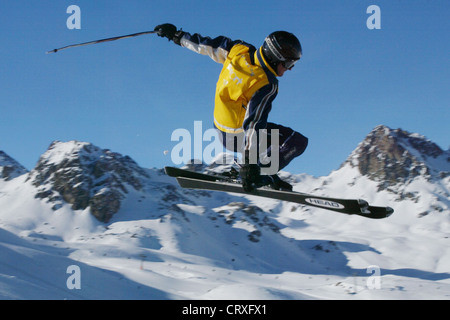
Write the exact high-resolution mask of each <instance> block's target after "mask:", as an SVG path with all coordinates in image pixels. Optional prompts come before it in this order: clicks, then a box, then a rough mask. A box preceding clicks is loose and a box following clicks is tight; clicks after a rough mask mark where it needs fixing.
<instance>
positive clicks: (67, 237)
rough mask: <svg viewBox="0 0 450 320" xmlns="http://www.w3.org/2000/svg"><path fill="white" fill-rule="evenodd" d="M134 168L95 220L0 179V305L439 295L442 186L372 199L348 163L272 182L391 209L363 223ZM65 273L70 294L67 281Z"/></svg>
mask: <svg viewBox="0 0 450 320" xmlns="http://www.w3.org/2000/svg"><path fill="white" fill-rule="evenodd" d="M78 147H80V145H76V144H75V143H74V142H71V143H69V144H68V145H66V146H64V148H67V149H65V150H66V151H64V152H61V150H59V151H57V150H54V152H55V153H54V154H52V155H51V156H50V154H49V153H47V155H46V157H47V156H48V158H47V159H48V161H49V162H50V163H55V162H56V161H62V160H63V158H64V156H69V157H70V156H71V155H73V150H74V148H78ZM70 150H72V151H70ZM216 169H217V168H216ZM145 172H146V174H147V175H146V177H145V178H143V177H141V178H142V179H143V180H141V181H143V187H142V189H140V190H136V189H133V188H131V187H130V188H127V189H128V194H127V195H126V198H125V199H124V200H123V201H122V204H121V208H120V211H119V212H118V213H116V214H115V215H114V216H113V218H112V219H111V220H110V221H109V222H108V223H101V222H99V221H97V220H96V219H95V218H94V217H93V216H92V215H91V213H90V211H89V208H87V209H85V210H72V209H71V207H70V205H68V204H62V205H61V206H60V207H58V209H57V210H54V208H53V209H52V207H53V205H54V204H53V203H51V202H48V201H46V200H45V199H38V198H35V194H36V190H37V188H36V187H35V186H33V185H32V183H31V181H30V180H27V176H28V174H24V175H21V176H19V177H16V178H14V179H12V180H10V181H4V180H1V179H0V299H233V300H234V299H252V300H273V299H282V300H292V299H445V300H447V299H449V298H450V269H449V266H450V245H449V242H450V209H449V206H450V199H449V194H450V190H449V189H450V177H446V178H442V179H439V180H436V179H435V180H430V179H426V178H424V177H422V176H418V177H416V178H415V179H414V180H413V181H412V182H411V183H409V184H408V185H398V186H393V187H391V188H390V190H387V189H386V190H382V191H378V186H377V182H375V181H372V180H370V179H368V178H367V177H364V176H361V175H360V174H359V173H358V171H357V168H355V167H352V166H351V165H350V164H347V165H344V166H343V167H342V168H340V169H339V170H336V171H333V172H332V173H330V175H329V176H326V177H319V178H316V177H311V176H308V175H306V174H300V175H292V174H290V173H288V172H282V173H281V176H282V177H283V178H285V179H289V181H291V182H292V183H293V184H294V190H296V191H301V192H308V193H314V194H316V195H328V196H334V197H346V198H362V199H365V200H367V201H369V203H370V204H372V205H380V206H382V205H389V206H391V207H393V208H394V209H395V213H394V214H393V215H392V216H391V217H389V218H386V219H382V220H371V219H366V218H363V217H359V216H348V215H344V214H339V213H335V212H331V211H327V210H324V209H320V208H313V207H307V206H302V205H298V204H293V203H288V202H281V201H276V200H271V199H265V198H259V197H255V196H240V195H236V194H228V193H221V192H206V191H198V190H183V189H181V188H180V187H178V185H177V184H176V181H175V179H173V178H170V177H167V176H166V175H164V174H162V173H161V171H160V170H157V169H148V170H145ZM73 266H76V267H78V268H79V276H80V277H79V284H80V288H79V289H77V288H70V285H68V284H69V281H70V279H71V275H72V273H71V271H70V270H72V269H71V267H73Z"/></svg>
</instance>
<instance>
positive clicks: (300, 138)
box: [216, 122, 308, 171]
mask: <svg viewBox="0 0 450 320" xmlns="http://www.w3.org/2000/svg"><path fill="white" fill-rule="evenodd" d="M216 129H217V128H216ZM217 131H218V133H219V138H220V141H221V142H222V144H223V146H224V147H225V148H226V149H227V150H229V151H232V152H238V153H241V154H242V153H243V150H244V143H245V142H244V141H245V140H244V139H245V132H242V133H238V134H233V133H226V132H223V131H220V130H219V129H217ZM264 132H265V134H267V140H266V141H267V143H266V144H265V146H266V148H264V143H261V141H259V142H258V145H259V147H260V149H259V151H258V153H259V159H260V160H259V165H260V166H261V167H269V166H270V165H271V164H270V163H267V162H266V160H268V159H270V158H271V157H272V153H273V152H278V153H279V154H278V155H279V156H278V159H279V164H278V170H277V171H279V170H282V169H283V168H285V167H286V166H287V165H288V164H289V163H290V162H291V161H292V160H293V159H294V158H296V157H298V156H300V155H301V154H302V153H303V152H304V151H305V149H306V147H307V146H308V138H307V137H305V136H304V135H302V134H301V133H299V132H296V131H294V130H292V129H291V128H289V127H284V126H282V125H279V124H276V123H272V122H268V123H267V127H266V129H265V130H264ZM274 134H278V144H276V139H275V137H274V136H273V135H274ZM259 138H260V140H261V133H260V134H259ZM272 142H274V143H273V144H272ZM261 147H262V148H261ZM275 148H276V149H277V150H274V149H275Z"/></svg>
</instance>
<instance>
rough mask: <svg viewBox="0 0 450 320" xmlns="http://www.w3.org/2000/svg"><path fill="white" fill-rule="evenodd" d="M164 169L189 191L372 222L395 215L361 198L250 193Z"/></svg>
mask: <svg viewBox="0 0 450 320" xmlns="http://www.w3.org/2000/svg"><path fill="white" fill-rule="evenodd" d="M165 170H166V173H167V174H168V175H169V176H172V177H175V178H176V179H177V181H178V183H179V185H180V186H181V187H183V188H188V189H202V190H210V191H221V192H232V193H238V194H246V195H253V196H260V197H265V198H270V199H276V200H282V201H288V202H294V203H299V204H302V205H307V206H313V207H317V208H321V209H326V210H331V211H335V212H340V213H344V214H350V215H352V214H354V215H359V216H362V217H365V218H371V219H382V218H386V217H389V216H390V215H391V214H392V213H393V212H394V210H393V209H392V208H390V207H376V206H370V205H369V204H368V203H367V201H365V200H362V199H340V198H331V197H322V196H316V195H312V194H307V193H301V192H296V191H279V190H272V189H267V188H258V189H255V190H254V191H252V192H246V191H244V189H243V188H242V185H241V184H240V183H237V182H233V181H232V180H230V179H228V178H227V177H225V176H221V175H217V176H215V175H209V174H204V173H198V172H193V171H189V170H183V169H179V168H173V167H166V168H165Z"/></svg>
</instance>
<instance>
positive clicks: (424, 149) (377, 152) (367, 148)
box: [342, 125, 450, 188]
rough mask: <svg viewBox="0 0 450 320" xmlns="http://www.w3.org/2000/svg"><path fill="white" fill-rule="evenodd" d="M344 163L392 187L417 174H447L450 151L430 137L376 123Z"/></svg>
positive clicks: (449, 168) (436, 175)
mask: <svg viewBox="0 0 450 320" xmlns="http://www.w3.org/2000/svg"><path fill="white" fill-rule="evenodd" d="M344 165H350V166H352V167H357V168H358V170H359V172H360V173H361V174H362V175H365V176H367V177H369V178H370V179H371V180H375V181H380V182H382V184H383V186H381V187H384V188H386V187H388V186H391V185H395V184H397V183H407V182H409V181H411V180H412V179H414V178H415V177H417V176H424V177H425V178H426V179H431V178H433V177H444V176H447V175H448V174H449V172H450V152H449V151H443V150H442V149H441V148H440V147H439V146H438V145H436V144H435V143H433V142H432V141H430V140H428V139H427V138H426V137H424V136H422V135H420V134H417V133H410V132H408V131H405V130H402V129H391V128H389V127H387V126H384V125H379V126H377V127H375V128H374V129H373V130H372V131H371V132H370V133H369V134H368V135H367V137H366V138H365V139H364V140H363V141H362V142H361V143H360V144H359V145H358V147H357V148H356V149H355V150H354V151H353V152H352V153H351V155H350V156H349V157H348V158H347V160H346V161H345V162H344V163H343V165H342V166H344Z"/></svg>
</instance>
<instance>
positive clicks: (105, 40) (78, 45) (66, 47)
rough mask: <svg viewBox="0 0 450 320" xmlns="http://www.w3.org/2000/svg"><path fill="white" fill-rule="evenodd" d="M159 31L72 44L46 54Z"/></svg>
mask: <svg viewBox="0 0 450 320" xmlns="http://www.w3.org/2000/svg"><path fill="white" fill-rule="evenodd" d="M156 32H157V31H144V32H138V33H132V34H127V35H125V36H118V37H112V38H106V39H100V40H94V41H89V42H83V43H77V44H71V45H68V46H65V47H61V48H58V49H53V50H50V51H47V52H46V53H47V54H48V53H53V52H55V53H56V52H58V51H61V50H64V49H68V48H74V47H81V46H87V45H89V44H96V43H102V42H107V41H114V40H119V39H125V38H131V37H137V36H140V35H143V34H152V33H156Z"/></svg>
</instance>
